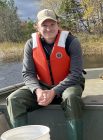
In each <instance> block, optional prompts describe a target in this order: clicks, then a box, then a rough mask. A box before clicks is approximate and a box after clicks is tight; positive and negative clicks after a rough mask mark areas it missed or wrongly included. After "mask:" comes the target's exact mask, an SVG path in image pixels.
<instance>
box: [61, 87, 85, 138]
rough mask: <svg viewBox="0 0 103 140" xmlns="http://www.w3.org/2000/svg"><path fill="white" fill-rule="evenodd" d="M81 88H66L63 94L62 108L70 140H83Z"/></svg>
mask: <svg viewBox="0 0 103 140" xmlns="http://www.w3.org/2000/svg"><path fill="white" fill-rule="evenodd" d="M82 91H83V90H82V88H81V87H80V86H72V87H69V88H67V89H66V90H65V91H64V92H63V94H62V98H63V102H62V107H63V110H64V112H65V116H66V120H67V129H68V133H69V139H70V140H83V128H82V127H83V126H82V125H83V124H82V109H81V108H82V100H81V95H82Z"/></svg>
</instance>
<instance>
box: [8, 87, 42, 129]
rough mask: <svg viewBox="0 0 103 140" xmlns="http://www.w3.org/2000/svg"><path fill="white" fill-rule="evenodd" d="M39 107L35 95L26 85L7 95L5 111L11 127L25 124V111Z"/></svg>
mask: <svg viewBox="0 0 103 140" xmlns="http://www.w3.org/2000/svg"><path fill="white" fill-rule="evenodd" d="M38 108H40V106H38V104H37V101H36V96H35V95H33V94H32V93H31V91H30V90H29V89H28V88H27V87H26V86H24V87H22V88H20V89H18V90H16V91H15V92H13V93H11V94H10V95H9V96H8V97H7V111H8V114H9V117H10V122H11V125H12V127H19V126H23V125H27V124H28V121H27V112H29V111H32V110H35V109H38Z"/></svg>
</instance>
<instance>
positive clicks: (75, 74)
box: [22, 35, 84, 94]
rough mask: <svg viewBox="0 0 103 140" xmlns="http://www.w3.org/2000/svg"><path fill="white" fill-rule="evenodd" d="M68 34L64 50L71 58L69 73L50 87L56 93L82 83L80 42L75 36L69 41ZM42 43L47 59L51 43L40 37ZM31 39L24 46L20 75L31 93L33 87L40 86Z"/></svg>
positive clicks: (51, 46) (33, 89)
mask: <svg viewBox="0 0 103 140" xmlns="http://www.w3.org/2000/svg"><path fill="white" fill-rule="evenodd" d="M69 37H70V36H69V35H68V37H67V39H66V43H65V44H66V46H65V47H66V52H67V54H68V55H69V56H70V58H71V62H70V74H69V75H68V76H67V77H66V78H65V79H64V80H63V81H61V82H60V83H59V84H58V85H56V86H54V87H52V89H54V91H55V93H56V94H61V93H62V92H63V91H64V90H65V89H66V88H68V87H70V86H72V85H81V86H83V84H84V78H83V76H82V70H83V62H82V50H81V46H80V42H79V41H78V39H77V38H73V40H72V41H71V43H70V40H69ZM41 42H42V45H43V46H44V51H45V53H46V56H47V59H49V56H50V54H51V51H52V48H53V45H54V44H53V43H52V44H47V43H46V42H45V40H44V39H41ZM32 48H33V40H32V39H29V40H28V41H27V42H26V45H25V48H24V59H23V70H22V75H23V79H24V82H25V85H26V86H28V87H29V88H30V90H31V92H32V93H33V92H34V91H35V89H37V88H42V87H41V84H40V82H39V81H38V79H37V74H36V69H35V65H34V61H33V57H32V53H33V52H32ZM41 61H42V60H41Z"/></svg>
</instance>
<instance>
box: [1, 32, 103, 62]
mask: <svg viewBox="0 0 103 140" xmlns="http://www.w3.org/2000/svg"><path fill="white" fill-rule="evenodd" d="M76 36H77V37H78V38H79V40H80V42H81V46H82V50H83V54H84V55H103V36H101V37H99V36H97V35H88V34H76ZM24 45H25V43H13V42H4V43H0V60H1V61H21V60H22V57H23V48H24Z"/></svg>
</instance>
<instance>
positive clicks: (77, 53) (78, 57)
mask: <svg viewBox="0 0 103 140" xmlns="http://www.w3.org/2000/svg"><path fill="white" fill-rule="evenodd" d="M68 44H69V43H68V38H67V40H66V45H68ZM66 47H67V53H68V54H69V56H70V59H71V61H70V73H69V74H68V76H67V77H66V78H65V79H64V80H63V81H61V82H60V83H59V84H58V85H57V86H55V87H54V88H53V90H54V91H55V93H56V94H61V93H62V92H63V91H64V90H65V89H66V88H68V87H70V86H73V85H81V84H82V83H83V82H84V80H83V79H84V78H83V76H82V70H83V58H82V50H81V45H80V42H79V40H78V39H77V38H74V39H73V40H72V42H71V43H70V45H69V46H66Z"/></svg>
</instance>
